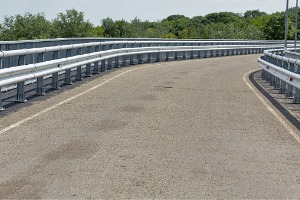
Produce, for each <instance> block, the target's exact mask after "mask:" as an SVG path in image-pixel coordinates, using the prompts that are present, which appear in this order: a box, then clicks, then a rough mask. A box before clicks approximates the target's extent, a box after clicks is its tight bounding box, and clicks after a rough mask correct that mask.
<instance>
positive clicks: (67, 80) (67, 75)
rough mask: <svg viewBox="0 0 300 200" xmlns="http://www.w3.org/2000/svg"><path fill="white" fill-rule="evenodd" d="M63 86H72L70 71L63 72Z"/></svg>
mask: <svg viewBox="0 0 300 200" xmlns="http://www.w3.org/2000/svg"><path fill="white" fill-rule="evenodd" d="M65 84H66V85H73V82H72V76H71V69H67V70H66V72H65Z"/></svg>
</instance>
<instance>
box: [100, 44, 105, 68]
mask: <svg viewBox="0 0 300 200" xmlns="http://www.w3.org/2000/svg"><path fill="white" fill-rule="evenodd" d="M105 50H106V45H102V51H105ZM105 71H106V59H103V60H101V68H100V72H105Z"/></svg>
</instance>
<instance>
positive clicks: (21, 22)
mask: <svg viewBox="0 0 300 200" xmlns="http://www.w3.org/2000/svg"><path fill="white" fill-rule="evenodd" d="M52 30H53V28H52V25H51V22H49V21H48V20H46V18H45V15H44V13H38V14H35V15H34V14H31V13H25V15H19V14H18V15H15V16H10V17H5V18H4V22H3V23H2V25H1V31H0V33H1V35H0V39H1V40H24V39H30V40H31V39H45V38H49V37H50V36H51V31H52Z"/></svg>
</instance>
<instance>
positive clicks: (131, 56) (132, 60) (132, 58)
mask: <svg viewBox="0 0 300 200" xmlns="http://www.w3.org/2000/svg"><path fill="white" fill-rule="evenodd" d="M131 48H134V44H131ZM129 64H130V65H134V55H133V54H131V55H130V62H129Z"/></svg>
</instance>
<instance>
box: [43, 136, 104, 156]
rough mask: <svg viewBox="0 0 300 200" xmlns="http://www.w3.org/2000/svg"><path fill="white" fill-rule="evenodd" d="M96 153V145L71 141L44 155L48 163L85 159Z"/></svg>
mask: <svg viewBox="0 0 300 200" xmlns="http://www.w3.org/2000/svg"><path fill="white" fill-rule="evenodd" d="M97 151H98V144H97V143H93V142H87V141H80V140H72V141H69V142H68V143H66V144H63V145H61V146H59V147H58V148H57V149H54V150H53V151H51V152H50V153H48V154H47V155H46V157H45V158H46V159H47V160H48V161H55V160H58V159H87V158H89V157H91V156H92V155H94V154H95V153H96V152H97Z"/></svg>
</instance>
